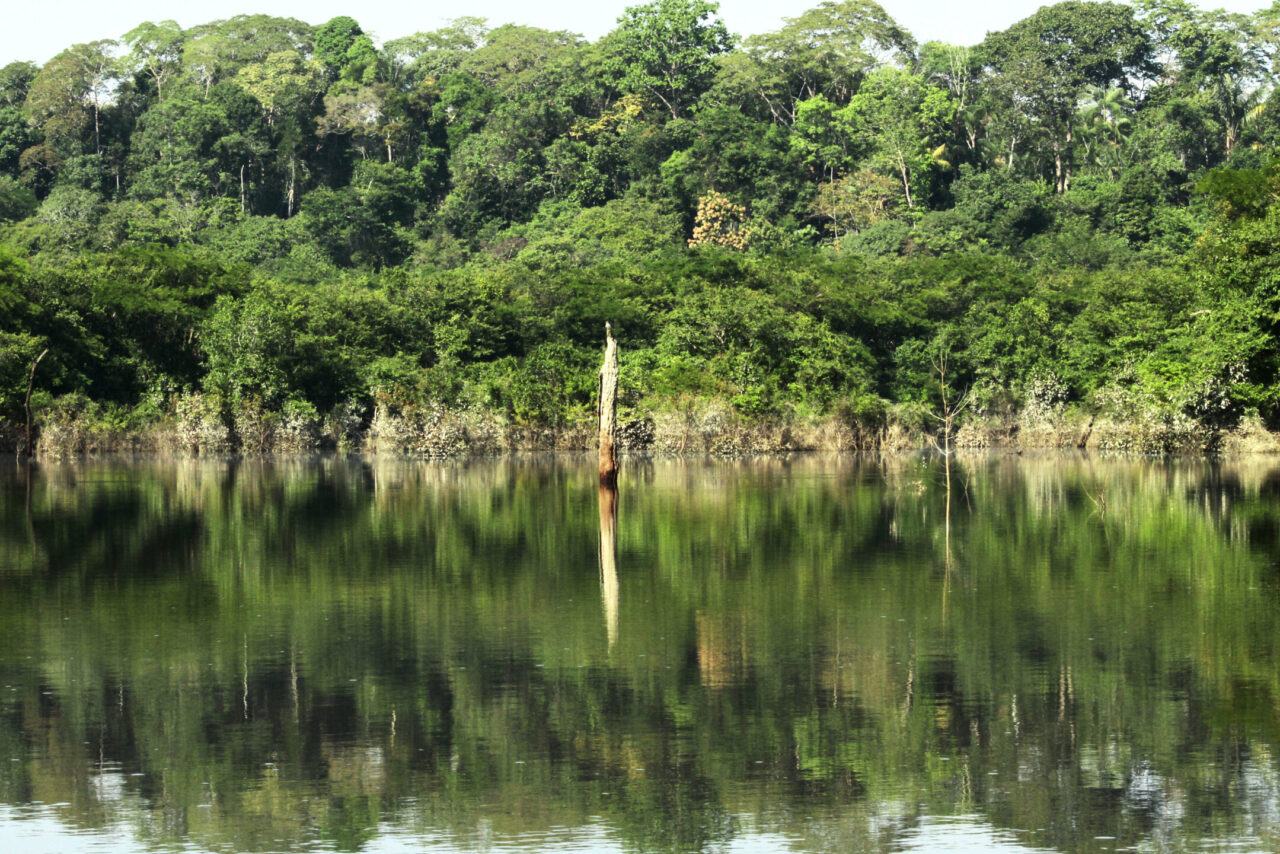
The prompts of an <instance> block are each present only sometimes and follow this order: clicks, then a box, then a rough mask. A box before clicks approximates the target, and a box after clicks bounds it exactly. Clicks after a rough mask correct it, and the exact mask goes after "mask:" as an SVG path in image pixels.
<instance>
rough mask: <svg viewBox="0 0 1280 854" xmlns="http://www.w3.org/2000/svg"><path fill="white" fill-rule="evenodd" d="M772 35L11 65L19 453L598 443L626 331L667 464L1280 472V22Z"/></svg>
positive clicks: (7, 440) (6, 229)
mask: <svg viewBox="0 0 1280 854" xmlns="http://www.w3.org/2000/svg"><path fill="white" fill-rule="evenodd" d="M124 26H128V23H125V24H124V25H123V26H122V29H123V27H124ZM731 26H732V21H725V20H722V19H721V18H720V17H719V15H718V9H717V6H716V4H715V3H711V2H704V0H655V2H652V3H649V4H646V5H638V6H634V7H631V8H629V9H627V10H626V11H625V12H624V13H623V14H622V15H621V17H619V19H618V22H617V25H616V27H615V29H613V30H612V31H611V32H609V33H608V34H606V35H605V36H603V37H602V38H600V39H597V40H595V41H589V40H586V39H584V38H582V37H579V36H576V35H574V34H572V33H568V32H551V31H547V30H542V29H538V28H536V27H527V26H515V25H499V26H491V25H490V24H489V23H487V22H486V21H484V20H482V19H478V18H468V17H461V18H457V19H454V20H452V21H451V22H450V23H449V24H448V25H447V26H445V27H443V28H441V29H437V30H434V31H430V32H419V33H415V34H412V35H406V36H403V37H396V38H388V39H387V40H385V41H381V42H378V41H375V40H374V38H372V37H371V36H370V34H368V33H366V32H364V31H363V30H362V29H361V27H360V25H359V23H358V22H357V21H356V20H355V19H354V18H351V17H337V18H334V19H332V20H329V21H327V22H324V23H320V24H318V25H313V24H309V23H306V22H303V21H300V20H295V19H286V18H274V17H268V16H264V15H241V16H237V17H233V18H229V19H226V20H218V21H213V22H210V23H207V24H203V25H200V26H195V27H191V28H189V29H183V28H182V27H180V26H178V25H177V24H176V23H174V22H172V21H160V22H147V23H142V24H140V25H138V26H136V27H134V28H133V29H131V30H129V31H128V32H126V33H125V34H124V35H123V36H122V37H121V38H119V39H112V38H107V39H104V40H101V41H95V42H91V43H87V44H75V45H71V46H69V47H67V48H66V49H65V50H64V51H62V52H61V53H59V54H58V55H57V56H55V57H54V58H53V59H51V60H49V61H48V62H46V63H45V64H44V65H38V64H35V63H32V62H11V63H9V64H8V65H5V66H4V67H3V68H0V448H4V449H8V450H11V451H12V450H26V451H31V450H34V449H35V448H37V447H38V448H39V450H40V451H41V452H42V453H49V454H71V453H81V452H93V451H108V450H131V449H132V450H177V451H187V452H190V451H198V452H204V453H210V452H212V453H223V452H235V451H239V452H244V453H257V452H267V451H306V450H314V449H320V448H340V449H353V450H354V449H377V450H389V451H394V452H397V453H407V454H412V455H424V456H450V455H455V454H462V453H468V452H474V451H503V450H511V449H526V448H575V447H587V446H589V445H590V443H591V441H592V433H591V430H590V425H591V421H592V419H593V417H594V407H595V400H594V395H595V390H596V385H597V376H596V372H597V370H598V366H599V358H600V351H601V348H602V346H603V342H604V325H605V323H606V322H608V323H611V324H612V327H613V329H614V332H615V334H616V336H617V339H618V342H619V346H620V348H621V353H622V378H621V383H620V393H621V399H620V404H621V415H622V419H623V428H622V429H623V433H624V436H623V442H624V444H626V445H627V446H628V447H631V448H650V449H654V450H659V451H685V452H689V451H696V452H713V453H737V452H751V451H769V450H791V449H837V450H839V449H867V448H883V449H889V448H894V447H914V446H919V445H921V444H923V443H924V442H926V441H927V440H928V437H929V436H931V435H933V434H934V433H936V431H937V430H938V425H939V424H940V423H946V424H947V425H949V426H950V425H952V424H954V425H955V428H956V429H955V432H956V436H955V441H956V442H958V443H959V444H961V445H968V446H994V445H1016V446H1021V447H1087V448H1099V449H1114V450H1124V451H1138V452H1149V453H1167V452H1191V453H1203V452H1216V451H1221V450H1230V449H1232V448H1237V449H1267V448H1273V447H1276V446H1277V443H1276V440H1275V437H1274V434H1273V432H1272V431H1273V430H1274V429H1275V428H1277V427H1280V358H1278V356H1280V350H1278V349H1277V347H1276V341H1275V337H1276V334H1277V331H1278V327H1280V255H1277V253H1276V251H1275V247H1276V246H1277V244H1278V242H1280V240H1278V238H1280V204H1278V199H1280V161H1278V160H1277V154H1280V148H1278V146H1280V93H1278V92H1277V89H1276V87H1275V76H1276V72H1277V70H1278V67H1277V64H1276V63H1277V56H1278V55H1280V4H1276V5H1273V6H1272V7H1271V8H1269V9H1264V10H1262V11H1259V12H1257V13H1255V14H1252V15H1243V14H1231V13H1226V12H1221V11H1217V12H1215V11H1207V10H1204V9H1201V8H1200V7H1198V6H1195V5H1192V4H1189V3H1187V2H1184V0H1138V2H1136V3H1134V4H1132V5H1124V4H1116V3H1108V2H1097V3H1094V2H1075V0H1067V2H1061V3H1058V4H1055V5H1051V6H1046V7H1044V8H1042V9H1040V10H1039V11H1038V12H1036V13H1035V14H1033V15H1031V16H1030V17H1028V18H1026V19H1024V20H1021V21H1017V22H1014V23H1011V24H1010V25H1009V26H1008V27H1007V28H1006V29H1004V30H1002V31H999V32H991V33H989V34H988V35H987V37H986V39H985V40H984V41H982V42H981V43H980V44H977V45H972V46H962V45H951V44H943V43H938V42H927V43H923V44H921V43H918V42H917V41H916V39H915V38H914V37H913V36H912V34H911V33H910V32H908V31H906V30H905V29H904V28H902V27H901V26H900V25H898V24H897V23H896V22H895V21H894V19H893V18H892V17H891V15H890V14H889V13H888V12H887V11H886V10H885V9H884V8H882V7H881V6H879V5H877V4H876V3H874V2H870V0H844V2H824V3H821V4H820V5H817V6H815V7H814V8H812V9H809V10H808V11H804V12H803V13H801V14H798V15H797V16H795V17H793V18H787V19H784V22H783V24H782V26H780V27H779V28H778V29H777V30H776V31H773V32H769V33H764V34H757V35H752V36H749V37H746V38H740V37H738V36H736V35H735V34H734V33H733V32H732V30H731V29H730V27H731ZM944 400H948V401H950V402H951V403H949V404H944V402H943V401H944ZM956 401H962V402H963V408H962V411H956V412H951V411H944V410H948V409H949V407H951V406H952V404H955V402H956ZM953 415H954V416H955V418H954V419H952V417H951V416H953Z"/></svg>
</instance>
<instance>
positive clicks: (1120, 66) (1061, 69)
mask: <svg viewBox="0 0 1280 854" xmlns="http://www.w3.org/2000/svg"><path fill="white" fill-rule="evenodd" d="M981 53H982V56H983V58H984V60H985V62H986V64H987V65H988V66H989V67H990V68H991V69H992V70H993V71H994V72H995V73H996V74H997V75H999V76H1000V77H1001V78H1002V82H1003V83H1004V85H1006V86H1007V87H1008V91H1009V96H1010V102H1011V103H1010V104H1009V107H1010V108H1011V109H1013V110H1022V111H1025V112H1026V113H1028V114H1029V118H1031V119H1032V121H1033V122H1034V123H1035V124H1036V125H1037V126H1038V127H1039V128H1040V130H1041V132H1042V133H1043V135H1044V137H1045V144H1046V145H1047V146H1048V147H1049V150H1050V154H1051V156H1050V161H1051V162H1052V164H1053V174H1052V177H1053V182H1054V187H1055V188H1056V190H1057V191H1058V192H1059V193H1063V192H1065V191H1066V189H1067V186H1068V184H1069V183H1070V180H1071V148H1072V142H1073V137H1072V132H1073V129H1074V120H1075V115H1076V108H1077V101H1078V97H1079V94H1080V90H1081V89H1082V88H1083V87H1085V86H1086V85H1089V84H1092V85H1095V86H1110V85H1118V86H1120V87H1121V88H1123V89H1124V90H1125V91H1133V90H1134V89H1135V88H1136V87H1137V86H1138V84H1139V83H1140V82H1142V81H1145V80H1148V79H1150V78H1151V77H1152V76H1154V74H1155V72H1156V65H1155V57H1154V54H1153V49H1152V44H1151V41H1150V39H1149V38H1148V36H1147V33H1146V31H1145V30H1144V28H1143V27H1142V26H1141V24H1139V22H1138V21H1137V20H1136V19H1135V17H1134V11H1133V9H1132V8H1131V7H1129V6H1122V5H1120V4H1118V3H1110V2H1098V3H1089V2H1082V0H1066V2H1062V3H1058V4H1056V5H1054V6H1046V7H1044V8H1042V9H1040V10H1039V11H1038V12H1036V13H1035V14H1034V15H1031V16H1030V17H1028V18H1026V19H1024V20H1022V21H1019V22H1018V23H1016V24H1014V25H1013V26H1012V27H1010V28H1009V29H1007V30H1005V31H1003V32H999V33H992V34H989V35H988V36H987V38H986V40H985V41H984V42H983V43H982V46H981Z"/></svg>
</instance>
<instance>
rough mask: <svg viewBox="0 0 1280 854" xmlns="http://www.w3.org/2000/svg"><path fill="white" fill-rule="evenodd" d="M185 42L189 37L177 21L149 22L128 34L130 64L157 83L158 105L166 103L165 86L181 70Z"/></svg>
mask: <svg viewBox="0 0 1280 854" xmlns="http://www.w3.org/2000/svg"><path fill="white" fill-rule="evenodd" d="M185 40H186V34H185V33H184V32H183V31H182V27H180V26H178V23H177V22H176V21H161V22H160V23H158V24H155V23H152V22H150V21H146V22H144V23H141V24H139V25H138V26H136V27H134V28H133V29H132V30H130V31H129V32H127V33H125V34H124V38H123V41H124V43H125V44H127V45H128V46H129V48H130V50H129V60H130V62H131V63H132V64H133V67H134V68H136V69H139V70H141V71H143V72H145V73H146V74H147V75H148V76H149V77H150V78H151V80H152V82H154V83H155V86H156V100H157V101H163V100H164V84H165V83H166V82H168V81H169V80H171V79H173V78H174V77H176V76H177V75H178V73H179V71H180V70H181V67H182V47H183V43H184V42H185Z"/></svg>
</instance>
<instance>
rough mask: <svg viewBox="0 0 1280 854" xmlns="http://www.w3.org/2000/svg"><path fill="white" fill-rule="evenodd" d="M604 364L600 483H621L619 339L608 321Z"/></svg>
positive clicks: (601, 400) (605, 327)
mask: <svg viewBox="0 0 1280 854" xmlns="http://www.w3.org/2000/svg"><path fill="white" fill-rule="evenodd" d="M604 335H605V348H604V365H602V366H601V367H600V403H599V409H598V410H597V414H598V415H599V416H600V485H601V486H607V487H611V488H612V487H616V486H617V484H618V452H617V449H616V448H615V447H614V436H615V433H616V432H617V426H618V342H617V341H615V340H614V338H613V330H612V327H610V326H609V324H607V323H606V324H605V325H604Z"/></svg>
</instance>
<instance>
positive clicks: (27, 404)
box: [22, 347, 49, 456]
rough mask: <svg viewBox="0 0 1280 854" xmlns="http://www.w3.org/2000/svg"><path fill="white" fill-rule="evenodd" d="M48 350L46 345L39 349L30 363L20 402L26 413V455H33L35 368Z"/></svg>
mask: <svg viewBox="0 0 1280 854" xmlns="http://www.w3.org/2000/svg"><path fill="white" fill-rule="evenodd" d="M48 352H49V348H48V347H45V348H44V349H43V350H41V351H40V355H39V356H36V359H35V361H34V362H32V363H31V373H30V374H28V375H27V397H26V400H24V401H23V404H22V406H23V409H25V410H26V413H27V435H26V439H25V442H26V449H25V450H26V452H27V456H34V455H33V454H32V453H31V447H32V445H31V390H32V388H34V387H35V384H36V368H38V367H40V360H41V359H43V358H44V357H45V355H46V354H47V353H48Z"/></svg>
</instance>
